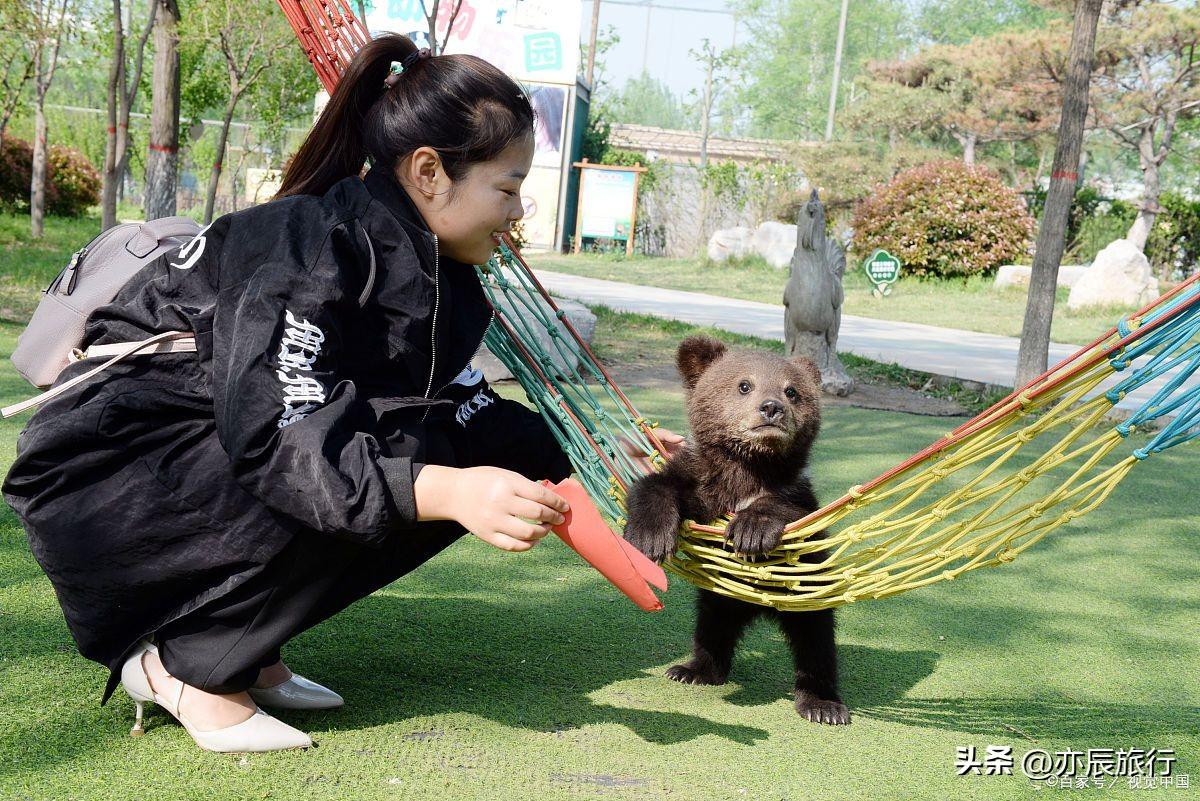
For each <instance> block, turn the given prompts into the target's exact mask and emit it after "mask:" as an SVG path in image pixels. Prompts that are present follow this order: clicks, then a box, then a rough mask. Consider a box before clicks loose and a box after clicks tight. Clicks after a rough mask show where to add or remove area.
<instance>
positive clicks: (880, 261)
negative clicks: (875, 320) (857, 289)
mask: <svg viewBox="0 0 1200 801" xmlns="http://www.w3.org/2000/svg"><path fill="white" fill-rule="evenodd" d="M863 268H864V269H865V270H866V271H867V278H869V279H870V280H871V283H872V284H874V285H875V288H874V289H873V290H871V292H872V294H874V295H875V297H877V298H882V297H884V296H885V295H890V294H892V284H894V283H896V279H898V278H899V277H900V260H899V259H897V258H896V257H895V256H893V255H892V254H891V253H888V252H887V251H886V250H883V249H880V250H877V251H875V252H874V253H872V254H871V257H870V258H869V259H867V261H866V262H865V263H864V264H863Z"/></svg>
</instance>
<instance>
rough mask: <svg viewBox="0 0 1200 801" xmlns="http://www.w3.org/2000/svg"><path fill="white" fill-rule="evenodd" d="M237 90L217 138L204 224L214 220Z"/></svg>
mask: <svg viewBox="0 0 1200 801" xmlns="http://www.w3.org/2000/svg"><path fill="white" fill-rule="evenodd" d="M237 102H238V95H237V93H236V92H234V93H233V94H231V95H230V96H229V105H227V106H226V107H225V118H224V119H223V120H222V121H221V134H220V136H219V137H218V138H217V160H216V161H214V162H213V166H212V173H211V174H210V175H209V178H208V194H207V196H206V197H205V198H204V224H205V225H208V224H209V223H210V222H212V218H213V207H214V206H215V205H216V201H217V184H218V183H219V182H220V180H221V163H222V162H223V161H224V160H225V145H226V143H227V142H228V141H229V127H230V124H231V123H232V122H233V109H234V107H235V106H236V105H237Z"/></svg>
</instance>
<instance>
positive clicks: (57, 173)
mask: <svg viewBox="0 0 1200 801" xmlns="http://www.w3.org/2000/svg"><path fill="white" fill-rule="evenodd" d="M47 162H48V164H47V170H48V177H49V181H48V183H49V184H50V185H51V186H53V188H54V191H53V192H52V193H47V197H46V211H47V212H48V213H50V214H55V215H57V216H59V217H79V216H80V215H82V214H83V213H84V212H85V211H87V208H88V206H94V205H96V204H97V203H99V202H100V173H99V172H97V171H96V168H95V167H93V166H92V163H91V162H90V161H88V160H87V156H85V155H83V154H82V153H80V152H79V151H78V150H72V149H71V148H68V147H61V146H59V145H51V146H50V153H49V158H48V159H47Z"/></svg>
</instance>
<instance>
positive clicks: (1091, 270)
mask: <svg viewBox="0 0 1200 801" xmlns="http://www.w3.org/2000/svg"><path fill="white" fill-rule="evenodd" d="M1157 297H1158V279H1157V278H1155V277H1154V273H1153V272H1151V270H1150V262H1149V261H1147V260H1146V256H1145V254H1143V253H1142V251H1141V250H1139V249H1138V247H1137V245H1135V244H1133V243H1132V242H1130V241H1129V240H1128V239H1118V240H1117V241H1116V242H1113V243H1112V244H1110V245H1109V246H1108V247H1106V248H1105V249H1104V250H1102V251H1100V252H1099V253H1098V254H1097V255H1096V260H1095V261H1094V262H1092V266H1091V267H1088V268H1087V270H1085V271H1084V274H1083V277H1081V278H1080V279H1079V281H1078V282H1076V284H1075V286H1073V287H1072V288H1071V294H1070V296H1069V297H1068V298H1067V308H1068V309H1082V308H1085V307H1087V306H1118V305H1119V306H1143V305H1145V304H1147V303H1149V302H1150V301H1152V300H1154V299H1155V298H1157Z"/></svg>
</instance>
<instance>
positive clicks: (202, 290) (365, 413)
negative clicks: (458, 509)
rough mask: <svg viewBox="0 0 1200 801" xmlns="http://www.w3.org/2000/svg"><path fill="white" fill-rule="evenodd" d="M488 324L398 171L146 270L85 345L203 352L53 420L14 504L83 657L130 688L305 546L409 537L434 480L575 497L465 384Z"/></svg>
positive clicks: (284, 206) (262, 212)
mask: <svg viewBox="0 0 1200 801" xmlns="http://www.w3.org/2000/svg"><path fill="white" fill-rule="evenodd" d="M368 237H369V239H370V242H369V243H368V241H367V239H368ZM371 249H373V250H374V254H375V258H376V265H377V269H376V274H375V278H374V281H373V284H372V285H370V286H368V283H369V277H368V276H369V272H370V270H369V265H370V251H371ZM490 321H491V310H490V307H489V305H488V303H487V302H486V299H485V296H484V294H483V291H482V288H481V286H480V284H479V281H478V278H477V277H476V275H475V272H474V269H473V268H472V267H470V266H469V265H465V264H462V263H459V262H455V261H452V260H451V259H449V258H447V257H445V256H444V255H442V256H441V257H440V259H438V260H436V261H435V240H434V237H433V235H432V233H431V232H430V231H429V230H428V228H427V227H426V225H425V224H424V222H423V220H422V218H421V216H420V214H419V212H418V211H417V209H416V208H415V206H413V204H412V202H411V200H410V199H409V198H408V196H407V194H406V193H405V192H404V191H403V189H401V188H400V187H399V185H398V184H396V183H395V181H394V179H393V178H392V177H391V176H390V175H389V174H387V173H385V172H383V171H372V172H371V173H369V174H368V175H367V176H366V178H365V179H363V180H360V179H359V178H357V177H355V178H347V179H345V180H343V181H341V182H340V183H338V184H337V185H335V186H334V187H333V188H332V189H330V190H329V192H327V193H326V194H325V195H324V196H323V197H316V196H294V197H289V198H285V199H281V200H277V201H273V202H271V203H267V204H264V205H261V206H257V207H254V208H250V209H246V210H244V211H240V212H237V213H234V214H229V215H226V216H224V217H221V218H219V219H218V220H216V221H215V222H213V223H212V224H211V225H210V226H208V227H207V228H206V229H204V230H203V231H202V232H201V233H200V235H199V236H197V237H196V238H195V239H193V240H192V241H191V242H189V243H187V244H186V245H184V246H183V247H181V248H179V249H178V250H177V251H172V252H169V253H168V254H166V255H165V256H163V257H162V258H161V259H159V260H157V261H156V262H154V263H153V264H151V265H148V266H147V267H146V268H145V269H144V270H143V271H142V272H140V273H139V274H138V275H137V276H135V278H134V279H133V280H132V281H130V282H129V284H128V285H126V287H125V288H124V289H123V290H122V291H121V292H120V294H119V295H118V296H117V298H116V300H115V301H114V302H113V303H112V304H111V305H108V306H106V307H104V308H102V309H100V310H98V311H96V312H95V313H94V314H93V315H92V317H91V319H90V320H89V323H88V327H87V331H86V338H85V345H90V344H97V343H107V342H125V341H132V340H140V339H145V338H146V337H148V336H149V335H151V334H154V333H157V332H160V331H166V330H172V331H188V332H192V333H194V335H195V337H196V345H197V352H196V353H175V354H153V355H143V356H135V357H132V358H130V359H129V360H127V361H126V362H124V363H119V364H118V365H116V366H115V367H114V368H112V369H111V371H109V372H108V373H105V374H102V375H101V376H99V377H98V378H97V379H94V380H92V381H89V382H85V383H84V384H83V385H81V386H80V387H78V388H76V389H73V390H71V391H69V392H67V393H65V394H64V395H62V396H60V397H58V398H55V399H54V400H52V401H50V402H48V403H47V404H46V405H45V406H44V407H42V408H41V409H40V410H39V411H38V412H37V413H36V414H35V415H34V416H33V417H32V418H31V420H30V421H29V424H28V426H27V427H26V428H25V430H24V431H23V432H22V434H21V436H20V438H19V439H18V444H17V453H18V455H17V459H16V461H15V462H14V464H13V466H12V469H11V470H10V472H9V474H8V476H7V478H6V480H5V482H4V487H3V489H4V497H5V499H6V500H7V501H8V502H9V504H11V505H12V507H13V508H14V509H15V510H16V512H17V514H18V515H19V516H20V518H21V519H22V521H23V522H24V524H25V528H26V531H27V533H28V536H29V542H30V546H31V549H32V551H33V553H34V555H35V557H36V558H37V559H38V561H39V563H40V564H41V565H42V567H43V569H45V571H46V573H47V575H48V576H49V577H50V579H51V581H52V583H53V585H54V588H55V591H56V592H57V594H58V598H59V601H60V603H61V605H62V608H63V612H64V614H65V616H66V619H67V623H68V625H69V627H70V629H71V632H72V634H73V636H74V637H75V640H76V643H77V644H78V646H79V648H80V651H81V653H82V654H83V655H84V656H87V657H89V658H91V659H94V660H96V661H98V662H101V663H103V664H105V665H107V666H108V667H109V668H110V669H111V670H114V671H115V670H116V669H118V668H119V666H120V662H121V660H122V658H123V656H124V654H125V653H126V652H127V651H128V650H129V649H130V648H131V647H132V645H133V644H134V643H135V642H136V641H137V639H138V638H140V637H142V636H145V635H147V634H149V633H151V632H153V631H154V630H156V629H157V628H158V627H159V626H161V625H162V624H164V623H166V622H168V621H170V620H173V619H175V618H176V617H178V616H180V615H183V614H185V613H186V612H188V611H190V610H191V609H194V608H196V607H197V606H199V605H200V604H202V603H204V602H206V601H208V600H210V599H212V598H215V597H218V596H220V595H221V594H223V593H226V592H228V591H230V590H231V589H233V588H234V587H236V586H237V585H238V584H240V583H241V582H242V581H244V580H245V579H246V578H248V577H250V576H252V575H254V574H255V573H256V572H258V571H259V570H261V569H262V567H263V565H264V564H265V563H266V562H267V561H268V560H269V559H271V557H272V556H273V555H275V554H276V553H278V552H279V551H280V550H281V549H282V548H283V546H284V545H286V544H287V542H288V541H289V540H290V539H291V538H292V537H293V536H295V535H296V533H297V532H301V531H303V532H310V533H311V532H317V533H320V534H322V535H328V536H331V537H341V538H345V539H348V540H353V541H355V542H357V543H361V545H362V546H364V547H370V546H378V545H380V544H381V543H382V542H384V541H385V540H386V539H387V538H391V537H404V536H405V533H406V530H409V529H411V528H412V527H413V526H415V525H418V523H417V522H416V505H415V502H414V498H413V482H414V480H415V478H416V474H417V473H418V472H419V470H420V469H421V467H422V466H423V465H424V464H426V463H434V464H446V465H453V466H464V467H465V466H474V465H496V466H500V467H505V468H508V469H511V470H516V471H518V472H520V473H522V474H524V475H525V476H527V477H529V478H532V479H541V478H551V479H553V480H556V481H557V480H559V479H561V478H563V477H565V476H566V475H569V474H570V472H571V465H570V462H569V460H568V459H567V458H566V456H565V455H564V454H563V452H562V450H561V449H560V448H559V446H558V443H557V442H556V441H555V440H554V438H553V436H552V435H551V434H550V431H549V429H548V428H547V426H546V424H545V423H544V421H543V420H542V419H541V417H540V416H539V415H537V414H536V413H535V412H533V411H531V410H529V409H528V408H526V407H524V406H522V405H521V404H519V403H516V402H514V401H509V400H504V399H501V398H498V397H497V396H496V395H495V394H494V393H492V392H491V390H490V388H489V387H488V385H487V383H486V382H485V381H484V380H483V378H482V374H481V373H480V372H479V371H477V370H473V369H471V367H470V362H471V360H472V358H473V357H474V356H475V354H476V351H477V350H478V348H479V347H480V345H481V343H482V340H483V335H484V332H485V330H486V329H487V327H488V325H489V323H490ZM92 364H93V362H91V361H85V362H81V363H78V364H75V365H72V366H71V367H69V368H68V369H67V370H66V371H64V373H63V376H62V377H61V378H60V381H61V380H65V379H67V378H70V377H71V376H72V375H76V374H78V373H79V372H81V371H84V370H86V369H88V368H90V367H91V366H92ZM420 525H428V524H420ZM114 678H115V675H114ZM113 684H114V682H110V686H109V692H111V689H112V686H113ZM107 695H108V693H106V695H105V697H106V698H107Z"/></svg>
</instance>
